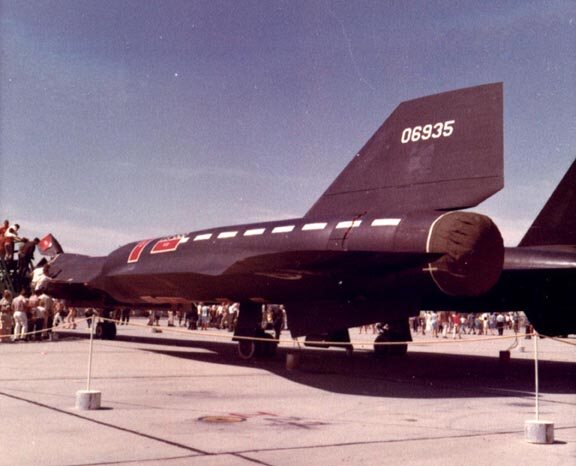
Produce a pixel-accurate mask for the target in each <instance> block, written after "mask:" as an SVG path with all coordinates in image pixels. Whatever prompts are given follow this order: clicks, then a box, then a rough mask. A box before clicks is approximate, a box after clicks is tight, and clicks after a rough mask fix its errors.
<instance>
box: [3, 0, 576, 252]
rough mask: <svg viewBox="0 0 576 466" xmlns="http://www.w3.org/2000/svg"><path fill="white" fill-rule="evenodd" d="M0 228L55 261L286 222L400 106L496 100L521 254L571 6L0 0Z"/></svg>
mask: <svg viewBox="0 0 576 466" xmlns="http://www.w3.org/2000/svg"><path fill="white" fill-rule="evenodd" d="M0 51H1V55H0V216H2V217H3V218H6V217H7V218H10V220H12V221H15V222H17V223H20V225H21V226H22V230H21V231H22V232H23V234H24V235H26V236H28V237H34V236H42V235H44V234H46V233H48V232H51V233H53V234H54V235H55V236H56V237H57V238H58V239H59V240H60V242H61V243H62V245H63V247H64V249H65V250H66V251H68V252H79V253H88V254H107V253H108V252H110V251H112V250H113V249H115V248H116V247H118V246H120V245H122V244H124V243H127V242H130V241H134V240H138V239H143V238H149V237H156V236H164V235H170V234H175V233H184V232H188V231H192V230H197V229H201V228H207V227H212V226H219V225H231V224H237V223H247V222H253V221H265V220H273V219H280V218H289V217H299V216H301V215H303V214H304V213H305V212H306V210H307V209H308V207H310V206H311V204H312V203H313V202H314V200H315V199H316V198H317V197H318V196H320V194H321V193H322V192H323V191H324V190H325V189H326V188H327V187H328V185H329V184H330V182H331V181H332V180H333V179H334V178H335V177H336V175H337V174H338V173H339V172H340V171H341V170H342V169H343V168H344V166H345V165H346V164H347V163H348V161H349V160H350V159H351V158H352V156H353V155H354V154H355V152H356V151H357V150H358V149H359V148H360V147H361V146H362V145H363V144H364V142H366V140H367V139H368V138H369V137H370V136H371V135H372V134H373V132H374V131H375V130H376V129H377V128H378V127H379V126H380V124H381V123H382V121H384V120H385V119H386V117H387V116H388V115H389V113H391V112H392V110H393V109H394V108H395V107H396V106H397V105H398V104H399V103H400V102H401V101H403V100H408V99H412V98H416V97H420V96H424V95H428V94H434V93H437V92H442V91H447V90H450V89H456V88H460V87H467V86H473V85H477V84H483V83H488V82H496V81H502V82H504V98H505V113H504V121H505V182H506V187H505V188H504V190H503V191H502V192H500V193H498V194H497V195H495V196H494V197H493V198H491V199H489V200H488V201H486V202H485V203H483V204H482V205H481V206H480V207H478V208H476V209H475V210H476V211H480V212H483V213H486V214H488V215H491V216H492V217H493V218H494V220H495V221H496V222H497V224H498V225H499V226H500V228H501V230H502V232H503V235H504V237H505V241H506V243H507V244H508V245H514V244H516V243H517V241H518V240H519V239H520V238H521V236H522V234H523V232H524V231H525V230H526V228H527V227H528V226H529V224H530V222H531V221H532V219H533V218H534V217H535V215H536V214H537V212H538V211H539V209H540V208H541V207H542V205H543V204H544V202H545V200H546V199H547V197H548V196H549V195H550V193H551V192H552V190H553V189H554V187H555V185H556V184H557V182H558V181H559V180H560V178H561V177H562V176H563V174H564V173H565V171H566V170H567V169H568V167H569V166H570V164H571V163H572V161H573V160H574V158H575V157H576V92H574V89H575V88H576V86H575V85H576V53H575V52H576V4H575V2H574V1H560V0H546V1H522V2H502V1H483V2H478V1H465V0H462V1H436V2H428V1H363V2H351V1H311V0H306V1H263V0H262V1H212V0H211V1H191V0H186V1H184V0H158V1H146V0H99V1H92V0H90V1H84V0H61V1H34V0H27V1H21V0H0Z"/></svg>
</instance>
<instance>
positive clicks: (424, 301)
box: [47, 83, 576, 357]
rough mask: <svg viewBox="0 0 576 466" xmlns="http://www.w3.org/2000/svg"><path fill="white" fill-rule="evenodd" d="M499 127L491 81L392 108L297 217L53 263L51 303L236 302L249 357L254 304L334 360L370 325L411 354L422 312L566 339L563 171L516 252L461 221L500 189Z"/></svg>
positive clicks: (497, 95) (481, 220)
mask: <svg viewBox="0 0 576 466" xmlns="http://www.w3.org/2000/svg"><path fill="white" fill-rule="evenodd" d="M502 119H503V116H502V84H501V83H495V84H488V85H482V86H477V87H471V88H467V89H460V90H456V91H451V92H446V93H442V94H437V95H432V96H428V97H423V98H419V99H415V100H411V101H407V102H403V103H401V104H400V105H399V106H398V107H397V108H396V110H395V111H394V112H393V113H392V115H391V116H390V117H389V118H388V119H387V120H386V121H385V122H384V124H383V125H382V126H381V127H380V128H379V129H378V130H377V131H376V133H375V134H374V135H373V136H372V138H371V139H370V140H369V141H368V142H367V143H366V145H365V146H364V147H363V148H362V149H361V150H360V151H359V152H358V153H357V154H356V155H355V156H354V158H353V160H352V161H351V162H350V163H349V165H348V166H347V167H346V168H345V169H344V170H343V171H342V173H341V174H340V175H339V176H338V177H337V178H336V180H335V181H334V182H333V183H332V184H331V185H330V187H329V188H328V189H327V190H326V191H325V192H324V194H323V195H322V196H321V197H320V198H319V199H318V200H317V201H316V203H315V204H314V205H313V206H312V207H311V208H310V210H309V211H308V212H307V213H306V214H305V215H304V217H302V218H298V219H291V220H279V221H277V222H266V223H257V224H249V225H236V226H229V227H223V228H211V229H207V230H202V231H196V232H191V233H186V234H181V235H175V236H169V237H163V238H155V239H146V240H143V241H139V242H134V243H130V244H128V245H126V246H123V247H121V248H119V249H117V250H115V251H114V252H112V253H111V254H110V255H108V256H105V257H88V256H83V255H76V254H65V253H62V254H59V255H58V256H56V258H55V259H54V260H53V261H52V262H51V263H50V269H49V270H50V272H49V275H50V277H51V280H50V281H49V283H48V289H47V291H48V292H49V293H51V294H52V295H53V296H55V297H60V298H65V299H67V300H68V302H70V303H71V304H75V305H79V306H95V307H101V308H106V307H118V306H126V305H130V306H138V307H141V306H147V307H154V306H167V305H171V304H175V303H184V302H191V301H194V302H199V301H202V302H239V303H240V315H239V319H238V323H237V326H236V330H235V334H234V336H235V339H237V340H238V341H239V343H240V344H239V348H240V353H241V355H243V356H245V357H251V356H252V355H253V354H254V353H255V352H258V351H265V350H267V349H269V348H270V346H271V345H273V344H272V343H268V342H266V341H261V340H255V341H254V340H250V339H246V337H265V335H263V333H262V331H261V329H260V319H261V306H262V304H264V303H282V304H284V305H285V308H286V313H287V318H288V323H289V328H290V332H291V334H292V336H293V337H300V336H312V335H313V336H314V337H313V339H315V340H317V339H322V340H325V341H330V342H340V343H341V344H342V345H343V346H344V347H346V343H347V342H349V335H348V328H350V327H354V326H359V325H364V324H370V323H373V322H382V321H383V322H387V323H388V324H389V326H390V327H392V328H395V329H396V330H395V331H394V332H391V333H390V335H392V337H391V338H392V339H395V340H398V341H409V340H410V331H409V328H408V318H409V317H410V316H414V315H417V313H418V311H419V310H420V309H454V310H457V309H460V310H464V311H476V310H482V311H485V310H505V309H514V310H525V311H527V312H528V313H529V317H530V318H531V319H533V322H534V324H535V325H536V328H541V329H542V331H544V330H546V331H548V330H551V331H553V332H554V333H558V332H559V333H568V331H570V332H572V331H575V330H576V320H575V318H574V317H573V315H574V313H572V317H570V320H569V324H570V326H569V327H567V326H566V325H564V322H563V319H565V316H566V315H568V312H569V311H572V310H574V298H573V297H572V296H571V294H570V293H568V292H567V289H568V286H567V285H568V281H570V280H571V281H572V282H573V281H574V270H575V266H576V259H575V258H576V254H575V251H574V244H575V241H574V232H575V228H574V215H573V212H574V207H575V206H574V193H573V190H574V177H575V176H574V167H573V168H572V169H571V172H570V175H569V177H570V179H569V180H568V181H567V182H563V183H562V186H563V189H564V190H569V191H570V190H571V194H570V196H571V197H570V201H569V204H570V205H569V206H568V207H567V208H566V210H565V211H564V214H563V215H564V216H563V217H562V216H560V217H558V216H557V215H556V211H555V210H556V207H555V206H557V205H558V204H559V202H558V201H556V200H554V197H553V198H552V199H551V201H550V203H551V206H550V207H548V206H547V207H546V208H545V209H544V211H543V213H542V215H541V216H540V217H539V218H538V219H537V221H536V222H535V224H534V225H533V226H532V228H531V229H530V231H529V232H528V234H527V235H526V237H525V238H524V240H523V242H522V244H521V247H520V248H512V249H506V250H505V248H504V246H503V241H502V236H501V234H500V232H499V230H498V228H497V227H496V225H495V224H494V223H493V222H492V221H491V220H490V219H489V218H488V217H486V216H484V215H480V214H477V213H472V212H463V211H462V209H466V208H469V207H474V206H476V205H477V204H478V203H480V202H481V201H483V200H485V199H486V198H488V197H489V196H491V195H493V194H494V193H495V192H497V191H499V190H500V189H501V188H502V187H503V161H502V155H503V122H502ZM567 184H568V187H567V186H566V185H567ZM558 196H559V197H562V198H563V199H564V197H566V193H561V194H559V195H558ZM550 203H549V204H550ZM562 203H564V201H563V200H561V201H560V204H562ZM550 217H554V218H555V219H559V220H560V224H562V222H564V221H565V220H566V219H568V224H567V225H564V226H563V227H561V230H562V231H569V234H566V235H564V234H560V235H556V236H554V235H550V234H549V231H548V227H553V228H552V229H553V230H554V231H556V228H555V227H554V225H552V224H551V223H550ZM550 241H551V242H552V244H551V243H550ZM527 292H528V293H527Z"/></svg>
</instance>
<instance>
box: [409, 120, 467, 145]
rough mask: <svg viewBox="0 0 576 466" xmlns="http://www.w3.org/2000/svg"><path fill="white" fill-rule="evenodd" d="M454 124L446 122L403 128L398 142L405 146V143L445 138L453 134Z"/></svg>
mask: <svg viewBox="0 0 576 466" xmlns="http://www.w3.org/2000/svg"><path fill="white" fill-rule="evenodd" d="M454 123H456V121H455V120H448V121H444V122H440V123H434V124H428V125H424V126H414V128H405V129H404V131H402V138H401V139H400V142H402V144H406V143H407V142H417V141H420V140H423V141H426V140H428V139H430V138H432V139H438V138H440V137H444V138H447V137H449V136H450V135H451V134H452V133H453V132H454V126H453V125H454Z"/></svg>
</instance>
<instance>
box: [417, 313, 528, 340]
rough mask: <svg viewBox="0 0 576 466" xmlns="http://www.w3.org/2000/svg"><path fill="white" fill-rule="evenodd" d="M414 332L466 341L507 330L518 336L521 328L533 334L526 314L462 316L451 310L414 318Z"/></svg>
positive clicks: (469, 314)
mask: <svg viewBox="0 0 576 466" xmlns="http://www.w3.org/2000/svg"><path fill="white" fill-rule="evenodd" d="M410 323H411V327H412V331H413V332H414V333H420V334H422V335H426V334H428V335H431V336H432V337H436V338H439V337H442V338H448V336H450V335H451V336H452V338H454V339H456V338H462V335H463V334H468V335H499V336H502V335H503V334H504V330H505V329H509V330H513V331H514V333H518V332H519V331H520V328H521V327H524V328H526V333H530V329H531V327H530V323H529V322H528V320H527V319H526V316H525V315H524V313H522V312H482V313H460V312H450V311H438V312H435V311H422V312H420V315H419V316H418V317H413V318H411V319H410Z"/></svg>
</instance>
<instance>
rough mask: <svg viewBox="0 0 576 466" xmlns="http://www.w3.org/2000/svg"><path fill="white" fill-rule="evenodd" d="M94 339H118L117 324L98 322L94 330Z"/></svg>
mask: <svg viewBox="0 0 576 466" xmlns="http://www.w3.org/2000/svg"><path fill="white" fill-rule="evenodd" d="M94 337H95V338H100V339H102V340H114V339H116V323H115V322H108V321H104V322H98V323H97V324H96V328H95V329H94Z"/></svg>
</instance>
